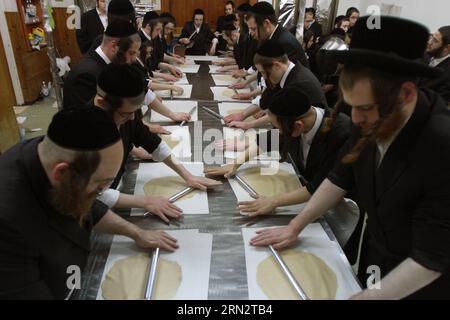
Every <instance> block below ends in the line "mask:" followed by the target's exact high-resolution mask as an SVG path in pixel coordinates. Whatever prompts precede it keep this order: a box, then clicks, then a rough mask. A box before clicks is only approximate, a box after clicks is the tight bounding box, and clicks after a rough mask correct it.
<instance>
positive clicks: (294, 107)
mask: <svg viewBox="0 0 450 320" xmlns="http://www.w3.org/2000/svg"><path fill="white" fill-rule="evenodd" d="M268 109H269V111H270V112H272V113H273V114H274V115H276V116H278V117H283V118H298V117H301V116H303V115H305V114H306V113H307V112H308V111H309V110H310V109H311V102H310V100H309V98H308V96H307V95H305V94H304V93H303V91H302V90H301V89H298V88H294V87H291V88H289V87H287V88H284V89H282V90H280V91H279V92H277V93H276V94H274V95H273V97H272V98H271V100H270V103H269V106H268Z"/></svg>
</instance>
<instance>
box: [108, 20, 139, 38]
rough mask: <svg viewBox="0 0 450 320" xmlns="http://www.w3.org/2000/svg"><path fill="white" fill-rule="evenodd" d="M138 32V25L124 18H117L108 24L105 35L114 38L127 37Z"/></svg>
mask: <svg viewBox="0 0 450 320" xmlns="http://www.w3.org/2000/svg"><path fill="white" fill-rule="evenodd" d="M136 33H137V30H136V27H135V26H134V25H133V24H132V23H130V22H128V21H123V20H115V21H113V22H112V23H110V24H108V27H107V28H106V31H105V35H107V36H109V37H112V38H126V37H130V36H132V35H133V34H136Z"/></svg>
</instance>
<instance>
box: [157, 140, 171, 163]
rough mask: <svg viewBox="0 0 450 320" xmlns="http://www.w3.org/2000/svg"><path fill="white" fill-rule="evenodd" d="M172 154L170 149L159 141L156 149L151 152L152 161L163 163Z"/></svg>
mask: <svg viewBox="0 0 450 320" xmlns="http://www.w3.org/2000/svg"><path fill="white" fill-rule="evenodd" d="M171 154H172V149H170V147H169V145H168V144H167V143H165V142H164V141H161V143H160V144H159V146H158V148H156V150H155V151H153V152H152V157H153V160H155V161H157V162H163V161H164V160H166V159H167V158H168V157H169V156H170V155H171Z"/></svg>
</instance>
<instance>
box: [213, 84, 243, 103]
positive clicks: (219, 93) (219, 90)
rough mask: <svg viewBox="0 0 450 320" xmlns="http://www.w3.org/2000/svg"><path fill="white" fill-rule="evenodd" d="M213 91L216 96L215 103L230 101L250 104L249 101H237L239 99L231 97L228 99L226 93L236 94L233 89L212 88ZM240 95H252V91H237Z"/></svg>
mask: <svg viewBox="0 0 450 320" xmlns="http://www.w3.org/2000/svg"><path fill="white" fill-rule="evenodd" d="M211 91H212V92H213V94H214V100H215V101H230V102H249V101H242V100H237V99H233V98H231V97H227V96H226V95H224V94H223V93H224V91H226V92H230V94H231V93H233V94H234V90H233V89H228V88H226V87H211ZM237 92H238V93H250V89H248V88H246V89H237Z"/></svg>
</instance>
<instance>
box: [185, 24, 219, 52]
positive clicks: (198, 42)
mask: <svg viewBox="0 0 450 320" xmlns="http://www.w3.org/2000/svg"><path fill="white" fill-rule="evenodd" d="M194 32H195V26H194V23H193V22H192V21H191V22H186V24H185V25H184V27H183V30H182V31H181V35H180V39H182V38H190V37H191V35H192V34H193V33H194ZM214 38H215V36H214V34H213V33H212V31H211V28H210V27H209V25H208V24H205V23H204V24H202V27H201V28H200V32H199V33H198V34H195V35H194V36H192V38H191V42H194V45H193V46H192V48H187V49H186V54H187V55H200V56H203V55H206V53H207V52H208V49H209V45H210V44H211V42H212V40H213V39H214Z"/></svg>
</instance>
